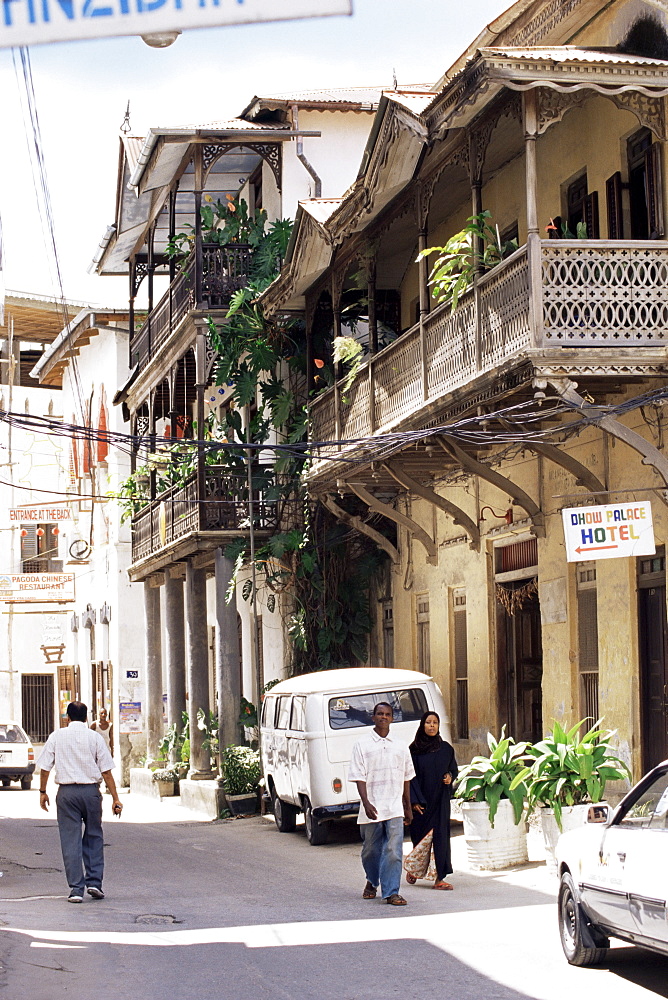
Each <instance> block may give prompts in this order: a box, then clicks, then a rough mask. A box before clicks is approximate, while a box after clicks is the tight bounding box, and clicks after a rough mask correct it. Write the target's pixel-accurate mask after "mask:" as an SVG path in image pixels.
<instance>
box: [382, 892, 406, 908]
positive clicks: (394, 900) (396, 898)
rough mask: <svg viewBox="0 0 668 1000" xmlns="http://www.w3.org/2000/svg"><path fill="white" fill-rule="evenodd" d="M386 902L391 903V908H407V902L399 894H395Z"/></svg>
mask: <svg viewBox="0 0 668 1000" xmlns="http://www.w3.org/2000/svg"><path fill="white" fill-rule="evenodd" d="M385 902H386V903H389V904H390V906H406V900H405V899H404V897H403V896H400V895H399V893H398V892H393V893H392V895H391V896H388V897H387V899H386V900H385Z"/></svg>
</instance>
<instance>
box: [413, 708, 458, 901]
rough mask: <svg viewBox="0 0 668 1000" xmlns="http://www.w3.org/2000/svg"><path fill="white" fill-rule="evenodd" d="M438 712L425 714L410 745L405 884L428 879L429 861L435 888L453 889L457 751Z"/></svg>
mask: <svg viewBox="0 0 668 1000" xmlns="http://www.w3.org/2000/svg"><path fill="white" fill-rule="evenodd" d="M440 725H441V720H440V718H439V717H438V715H437V713H436V712H425V714H424V715H423V716H422V718H421V720H420V725H419V727H418V730H417V732H416V734H415V739H414V740H413V742H412V743H411V745H410V748H409V749H410V752H411V757H412V758H413V766H414V767H415V777H414V778H413V780H412V781H411V805H412V806H413V822H412V823H411V840H412V841H413V847H414V850H413V852H412V853H411V854H409V856H408V857H407V858H406V861H405V865H404V867H405V868H406V872H407V874H406V881H408V882H410V883H411V885H414V884H415V882H417V880H418V878H424V877H425V876H427V874H428V872H429V868H430V862H431V861H432V858H433V863H434V864H435V868H436V881H435V882H434V888H435V889H452V886H451V885H450V883H449V882H446V881H445V876H446V875H449V874H450V872H451V871H452V861H451V858H450V799H451V798H452V783H453V781H454V780H455V778H456V777H457V762H456V760H455V751H454V750H453V748H452V747H451V746H450V744H449V743H447V742H446V741H445V740H444V739H443V738H442V736H441V735H440V733H439V729H440Z"/></svg>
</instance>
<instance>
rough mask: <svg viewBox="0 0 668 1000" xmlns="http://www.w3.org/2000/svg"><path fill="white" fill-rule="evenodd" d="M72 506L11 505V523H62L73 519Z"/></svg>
mask: <svg viewBox="0 0 668 1000" xmlns="http://www.w3.org/2000/svg"><path fill="white" fill-rule="evenodd" d="M72 520H73V517H72V510H71V509H70V507H60V506H57V507H47V506H44V507H10V508H9V523H10V524H60V523H61V522H62V521H72Z"/></svg>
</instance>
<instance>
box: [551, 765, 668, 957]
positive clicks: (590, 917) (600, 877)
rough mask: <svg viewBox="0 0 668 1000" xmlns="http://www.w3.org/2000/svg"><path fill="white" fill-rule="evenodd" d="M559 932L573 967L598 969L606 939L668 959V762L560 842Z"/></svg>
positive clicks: (592, 813) (596, 810)
mask: <svg viewBox="0 0 668 1000" xmlns="http://www.w3.org/2000/svg"><path fill="white" fill-rule="evenodd" d="M556 857H557V871H558V873H559V878H560V886H559V904H558V905H559V930H560V934H561V944H562V947H563V949H564V954H565V955H566V958H567V959H568V961H569V962H570V963H571V965H594V964H596V963H597V962H600V961H601V960H602V959H603V958H604V956H605V953H606V949H607V948H608V947H609V946H610V941H609V938H611V937H615V938H620V939H621V940H622V941H626V942H627V943H629V944H637V945H641V946H642V947H643V948H649V949H650V950H652V951H657V952H660V953H662V954H664V955H666V954H668V912H667V909H666V907H667V902H666V901H667V899H668V760H667V761H664V762H663V763H662V764H659V766H658V767H655V768H654V770H652V771H650V772H649V774H646V775H645V777H644V778H643V779H642V780H641V781H640V782H639V783H638V784H637V785H636V786H635V788H633V789H632V790H631V791H630V792H629V793H628V795H626V796H625V798H623V799H622V801H621V802H620V803H619V805H618V806H617V808H616V809H615V810H614V811H613V810H611V809H610V807H609V806H606V805H593V806H590V807H589V813H588V816H587V823H586V824H585V825H584V826H582V827H581V828H580V829H578V830H572V831H570V832H569V833H565V834H564V835H563V836H562V837H560V838H559V841H558V843H557V851H556Z"/></svg>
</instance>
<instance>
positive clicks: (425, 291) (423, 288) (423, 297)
mask: <svg viewBox="0 0 668 1000" xmlns="http://www.w3.org/2000/svg"><path fill="white" fill-rule="evenodd" d="M426 249H427V230H426V229H420V231H419V232H418V252H419V253H422V251H423V250H426ZM418 284H419V288H420V380H421V382H422V399H423V400H425V399H427V398H428V396H429V383H428V380H427V337H426V330H425V323H426V319H427V315H428V313H429V271H428V265H427V258H426V257H420V260H419V261H418Z"/></svg>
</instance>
